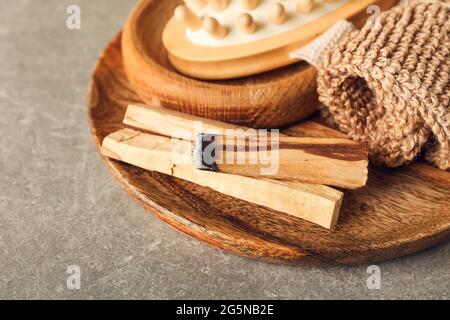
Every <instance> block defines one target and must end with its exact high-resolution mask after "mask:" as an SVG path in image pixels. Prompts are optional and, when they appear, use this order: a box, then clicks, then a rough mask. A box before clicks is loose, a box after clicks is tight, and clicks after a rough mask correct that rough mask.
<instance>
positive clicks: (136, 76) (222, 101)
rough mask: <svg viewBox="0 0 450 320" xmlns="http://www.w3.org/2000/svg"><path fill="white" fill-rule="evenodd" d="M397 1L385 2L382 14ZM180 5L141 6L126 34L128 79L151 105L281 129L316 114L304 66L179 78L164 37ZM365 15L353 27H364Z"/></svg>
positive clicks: (176, 0)
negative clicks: (206, 78)
mask: <svg viewBox="0 0 450 320" xmlns="http://www.w3.org/2000/svg"><path fill="white" fill-rule="evenodd" d="M395 2H396V1H393V0H388V1H386V0H383V1H380V5H381V7H382V8H386V7H391V6H392V5H393V4H394V3H395ZM181 3H182V1H181V0H164V1H160V0H142V1H141V2H140V3H139V4H138V5H137V7H136V8H135V9H134V10H133V12H132V13H131V15H130V17H129V19H128V21H127V22H126V24H125V26H124V29H123V37H122V48H123V56H124V66H125V72H126V74H127V77H128V79H129V81H130V83H131V85H132V87H133V89H134V90H135V91H136V92H137V94H138V95H139V97H140V98H141V99H142V100H143V101H144V102H146V103H150V102H151V101H152V100H154V99H157V100H159V101H160V102H161V103H162V104H163V105H164V106H165V107H167V108H171V109H174V110H177V111H182V112H186V113H190V114H193V115H197V116H202V117H207V118H211V119H216V120H221V121H226V122H230V123H235V124H240V125H245V126H250V127H260V128H279V127H283V126H286V125H288V124H292V123H296V122H298V121H300V120H302V119H304V118H306V117H307V116H309V115H311V114H312V113H313V112H315V111H316V110H317V106H318V105H319V103H318V99H317V93H316V69H315V68H313V67H311V66H309V65H308V64H307V63H305V62H300V63H297V64H294V65H290V66H287V67H284V68H281V69H277V70H274V71H270V72H266V73H262V74H259V75H254V76H251V77H247V78H239V79H234V80H226V81H215V82H212V81H199V80H195V79H192V78H188V77H186V76H184V75H181V74H180V73H178V72H177V71H176V70H175V69H174V68H173V67H172V65H171V63H170V61H169V58H168V54H167V51H166V49H165V48H164V45H163V44H162V39H161V38H162V33H163V30H164V27H165V25H166V23H167V21H168V20H169V19H170V18H171V16H172V15H173V11H174V9H175V7H176V6H177V5H179V4H181ZM366 19H367V15H366V13H365V12H363V13H361V14H359V15H357V16H354V17H353V18H352V21H353V22H354V23H355V24H356V25H357V26H361V25H362V24H363V23H364V22H365V21H366Z"/></svg>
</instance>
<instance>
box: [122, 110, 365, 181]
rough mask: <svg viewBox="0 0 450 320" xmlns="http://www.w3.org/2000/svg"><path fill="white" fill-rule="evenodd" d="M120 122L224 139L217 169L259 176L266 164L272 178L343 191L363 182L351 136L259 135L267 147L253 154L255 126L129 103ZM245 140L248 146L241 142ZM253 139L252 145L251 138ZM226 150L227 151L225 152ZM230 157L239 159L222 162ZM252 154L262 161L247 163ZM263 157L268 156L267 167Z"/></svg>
mask: <svg viewBox="0 0 450 320" xmlns="http://www.w3.org/2000/svg"><path fill="white" fill-rule="evenodd" d="M123 122H124V123H125V124H127V125H130V126H132V127H135V128H138V129H141V130H146V131H150V132H153V133H156V134H159V135H163V136H166V137H173V138H177V139H184V140H190V141H194V140H196V139H195V138H196V136H197V135H198V134H201V133H208V134H216V135H217V136H218V137H219V136H220V137H224V138H223V139H220V140H222V141H221V142H220V143H222V145H221V147H219V144H218V143H219V141H216V143H215V144H216V146H218V149H217V151H218V152H217V153H216V156H217V158H216V165H217V166H216V167H217V168H218V171H219V172H227V173H234V174H241V175H246V176H251V177H256V176H261V175H262V174H261V172H262V171H261V169H262V168H267V167H268V166H270V167H271V168H275V167H276V168H277V170H276V173H275V172H274V171H272V172H271V176H270V177H271V178H272V179H281V180H296V181H303V182H308V183H315V184H324V185H329V186H335V187H342V188H346V189H357V188H360V187H363V186H364V185H365V184H366V182H367V171H368V169H367V165H368V148H367V145H366V144H363V143H357V142H354V141H352V140H350V139H338V138H306V137H289V136H285V135H283V134H277V139H276V141H270V139H267V137H265V138H263V141H262V143H263V145H265V146H266V147H265V148H264V150H262V151H261V152H257V150H255V149H254V150H253V151H252V152H250V149H249V145H248V143H249V139H255V138H257V135H258V131H256V130H255V129H250V128H248V127H236V126H235V125H229V124H228V123H225V122H220V121H213V120H209V119H205V118H199V117H196V116H191V115H188V114H185V113H181V112H178V111H173V110H168V109H166V108H163V107H161V106H159V105H157V104H153V105H151V106H145V105H134V104H132V105H129V106H128V108H127V111H126V113H125V118H124V121H123ZM238 130H239V131H238ZM238 132H239V134H240V135H241V136H240V138H239V140H240V141H239V142H238V139H236V137H235V134H237V133H238ZM250 136H253V138H250ZM245 139H247V144H245V143H244V141H242V140H245ZM255 140H256V139H255ZM253 142H254V144H257V143H256V141H253ZM273 142H275V144H273ZM230 143H231V144H233V145H230ZM243 143H244V144H243ZM238 145H239V147H238ZM272 145H276V148H275V150H276V154H275V153H272V152H270V153H266V151H269V150H272V148H271V146H272ZM253 147H255V145H254V146H253ZM199 148H201V146H199ZM226 150H229V151H227V152H224V151H226ZM231 150H232V151H231ZM229 157H231V159H244V161H241V162H240V163H238V162H237V161H234V162H233V163H230V162H231V161H225V160H226V159H229ZM251 157H253V159H259V160H261V159H262V160H263V161H257V163H253V164H251V165H250V162H251V161H250V159H251ZM268 160H271V161H270V162H271V165H269V163H268V162H267V161H268ZM263 171H264V172H266V171H265V170H263Z"/></svg>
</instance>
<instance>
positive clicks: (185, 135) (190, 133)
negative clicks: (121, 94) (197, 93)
mask: <svg viewBox="0 0 450 320" xmlns="http://www.w3.org/2000/svg"><path fill="white" fill-rule="evenodd" d="M123 123H124V124H126V125H129V126H132V127H135V128H138V129H143V130H147V131H150V132H153V133H157V134H160V135H163V136H166V137H173V138H178V139H185V140H191V141H194V139H195V136H196V135H197V134H199V133H204V132H208V133H212V134H222V135H225V134H226V130H227V129H230V130H237V129H244V130H245V129H247V128H244V127H240V126H236V125H233V124H229V123H225V122H221V121H215V120H210V119H206V118H202V117H196V116H192V115H189V114H186V113H182V112H178V111H174V110H170V109H167V108H164V107H161V106H159V105H158V104H157V103H155V104H153V105H151V106H146V105H143V104H130V105H129V106H128V108H127V111H126V113H125V118H124V120H123Z"/></svg>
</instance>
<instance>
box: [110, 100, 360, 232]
mask: <svg viewBox="0 0 450 320" xmlns="http://www.w3.org/2000/svg"><path fill="white" fill-rule="evenodd" d="M124 124H125V125H127V126H129V127H132V128H133V129H132V128H126V129H123V130H119V131H116V132H114V133H112V134H110V135H109V136H107V137H106V138H105V139H104V141H103V145H102V150H101V151H102V154H103V155H104V156H107V157H110V158H112V159H115V160H118V161H123V162H125V163H129V164H132V165H135V166H138V167H140V168H143V169H146V170H151V171H157V172H161V173H164V174H168V175H171V176H174V177H176V178H180V179H184V180H188V181H191V182H193V183H196V184H199V185H201V186H204V187H209V188H211V189H213V190H215V191H218V192H221V193H224V194H227V195H230V196H233V197H236V198H239V199H242V200H245V201H249V202H252V203H255V204H258V205H261V206H265V207H268V208H271V209H274V210H277V211H280V212H283V213H286V214H290V215H294V216H296V217H299V218H302V219H305V220H307V221H310V222H312V223H315V224H318V225H320V226H322V227H325V228H328V229H331V228H333V227H334V226H335V225H336V224H337V221H338V218H339V211H340V207H341V203H342V199H343V195H344V194H343V192H342V191H340V190H337V189H335V188H332V187H338V188H344V189H356V188H360V187H363V186H364V185H365V184H366V182H367V174H368V168H367V167H368V160H367V157H368V150H367V146H366V145H364V144H360V143H357V142H353V141H351V140H348V139H345V138H343V137H345V136H343V135H342V134H340V133H338V132H336V131H334V130H332V129H328V128H327V127H324V126H322V125H320V124H318V123H313V122H308V121H306V122H304V123H303V124H302V125H301V128H300V130H299V131H297V132H293V136H287V135H280V136H279V139H277V147H276V148H277V150H276V151H277V157H276V159H273V160H274V161H278V162H277V164H276V168H277V170H276V171H274V173H273V174H272V175H270V176H267V175H265V174H263V173H262V170H260V169H261V163H253V164H251V163H238V164H236V163H227V162H220V163H219V162H218V164H217V166H216V170H217V172H211V171H202V170H198V169H197V168H196V167H195V166H194V163H193V153H192V150H193V149H194V144H195V142H194V141H195V138H196V136H197V135H198V134H205V133H209V134H211V133H212V134H215V135H221V136H226V135H227V133H228V134H229V132H231V130H240V132H249V128H244V127H238V126H235V125H231V124H227V123H223V122H219V121H213V120H209V119H204V118H199V117H195V116H190V115H187V114H183V113H180V112H176V111H172V110H169V109H165V108H162V107H160V106H158V105H153V106H145V105H130V106H128V109H127V112H126V115H125V119H124ZM136 129H139V131H138V130H136ZM302 130H303V131H304V132H301V131H302ZM305 133H306V135H308V136H310V137H299V136H305ZM324 133H325V134H324ZM323 136H326V137H327V138H323ZM330 136H331V138H330ZM233 141H234V140H233ZM227 143H228V142H227ZM269 144H270V143H269ZM232 149H233V153H234V154H233V156H234V157H235V156H238V153H239V152H236V150H237V149H236V148H232ZM224 150H225V149H224ZM238 150H243V151H242V152H246V153H248V152H256V153H258V152H260V151H259V150H258V148H256V149H255V150H252V151H249V150H246V149H238ZM266 151H267V150H266ZM221 156H223V154H221ZM246 159H249V157H246Z"/></svg>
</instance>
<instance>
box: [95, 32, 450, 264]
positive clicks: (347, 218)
mask: <svg viewBox="0 0 450 320" xmlns="http://www.w3.org/2000/svg"><path fill="white" fill-rule="evenodd" d="M120 43H121V41H120V36H118V37H116V38H115V39H114V41H113V42H112V43H111V44H110V45H109V46H108V48H106V50H105V51H104V52H103V54H102V56H101V57H100V60H99V62H98V64H97V66H96V68H95V70H94V74H93V78H92V82H91V85H90V92H89V101H88V103H89V119H90V125H91V128H92V133H93V136H94V141H95V143H96V145H97V146H98V147H100V145H101V142H102V140H103V138H104V137H105V136H107V135H108V134H110V133H112V132H113V131H115V130H119V129H122V128H123V124H122V120H123V117H124V114H125V109H126V106H127V105H128V104H130V103H141V102H142V100H141V99H140V98H139V96H138V95H137V94H136V93H134V92H133V90H132V89H131V86H130V83H129V82H128V80H127V78H126V76H125V72H124V69H123V65H122V52H121V45H120ZM284 132H285V133H289V134H294V135H305V133H307V135H308V136H317V137H321V136H322V137H323V136H336V137H339V136H342V134H341V133H338V132H336V131H334V130H331V129H327V128H324V127H323V126H320V125H317V124H316V123H314V122H311V121H308V122H305V123H303V124H301V125H297V126H295V127H291V128H289V129H287V130H285V131H284ZM103 159H104V161H105V163H106V164H107V166H108V168H109V170H110V171H111V172H112V174H113V175H114V176H115V177H116V178H117V180H118V181H119V182H120V183H121V185H122V186H123V187H124V188H125V190H127V191H128V192H129V194H130V195H131V196H132V197H133V198H134V199H135V200H136V201H137V202H139V203H140V204H141V205H142V206H143V207H144V208H146V209H147V210H149V211H151V212H152V213H154V214H155V215H156V216H157V217H159V218H160V219H161V220H163V221H165V222H167V223H168V224H170V225H171V226H173V227H174V228H176V229H178V230H180V231H182V232H184V233H186V234H188V235H190V236H192V237H194V238H196V239H198V240H201V241H203V242H205V243H208V244H210V245H212V246H214V247H217V248H221V249H223V250H226V251H228V252H233V253H236V254H239V255H242V256H247V257H252V258H259V259H264V260H270V261H289V262H300V261H305V260H308V261H309V260H310V259H313V260H315V261H316V260H317V261H320V262H324V263H333V264H363V263H374V262H379V261H385V260H389V259H393V258H395V257H399V256H403V255H407V254H411V253H414V252H417V251H420V250H423V249H425V248H428V247H430V246H432V245H435V244H437V243H439V242H441V241H444V240H448V239H449V238H450V209H449V208H450V191H449V185H450V173H449V172H443V171H440V170H438V169H435V168H432V167H430V166H427V165H424V164H421V163H416V164H413V165H411V166H408V167H404V168H400V169H396V170H391V169H384V168H371V172H370V175H369V181H368V185H367V187H365V188H363V189H360V190H356V191H349V192H346V196H345V198H344V203H343V206H342V210H341V217H340V220H339V224H338V229H337V230H334V231H329V230H325V229H323V228H321V227H318V226H315V225H313V224H311V223H308V222H305V221H303V220H301V219H298V218H295V217H291V216H288V215H284V214H280V213H278V212H276V211H273V210H270V209H265V208H263V207H259V206H255V205H253V204H250V203H248V202H245V201H242V200H237V199H235V198H233V197H229V196H224V195H223V194H220V193H218V192H214V191H211V190H210V189H208V188H204V187H200V186H197V185H195V184H192V183H189V182H186V181H183V180H179V179H176V178H173V177H170V176H167V175H164V174H160V173H155V172H150V171H146V170H142V169H139V168H136V167H133V166H130V165H126V164H122V163H119V162H117V161H114V160H109V159H106V158H103ZM309 258H310V259H309Z"/></svg>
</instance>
